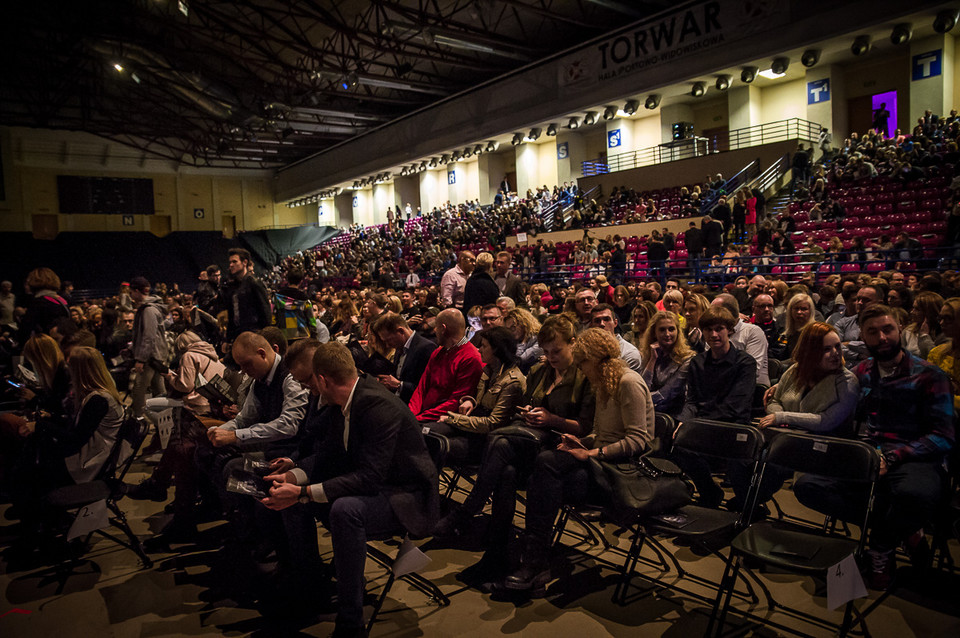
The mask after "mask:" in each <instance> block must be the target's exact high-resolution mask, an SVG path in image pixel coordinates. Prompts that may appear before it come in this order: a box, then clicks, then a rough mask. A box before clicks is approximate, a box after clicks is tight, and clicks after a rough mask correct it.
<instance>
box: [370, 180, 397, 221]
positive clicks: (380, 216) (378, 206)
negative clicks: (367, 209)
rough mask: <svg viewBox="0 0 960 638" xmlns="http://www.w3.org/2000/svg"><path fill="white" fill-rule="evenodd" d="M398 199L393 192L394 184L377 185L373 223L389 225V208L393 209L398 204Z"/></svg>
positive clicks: (375, 188)
mask: <svg viewBox="0 0 960 638" xmlns="http://www.w3.org/2000/svg"><path fill="white" fill-rule="evenodd" d="M395 202H396V198H395V196H394V192H393V182H388V183H386V184H376V185H375V186H374V187H373V202H372V207H373V219H374V221H373V223H374V224H386V223H387V208H393V207H394V206H395V205H396V204H395Z"/></svg>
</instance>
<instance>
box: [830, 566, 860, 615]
mask: <svg viewBox="0 0 960 638" xmlns="http://www.w3.org/2000/svg"><path fill="white" fill-rule="evenodd" d="M866 595H867V588H866V586H865V585H864V584H863V577H862V576H860V569H859V568H858V567H857V561H856V560H854V558H853V554H850V555H849V556H847V557H846V558H844V559H843V560H842V561H840V562H839V563H837V564H836V565H834V566H833V567H831V568H830V569H828V570H827V609H831V610H832V609H836V608H837V607H840V606H841V605H845V604H847V603H848V602H850V601H851V600H854V599H855V598H863V597H865V596H866Z"/></svg>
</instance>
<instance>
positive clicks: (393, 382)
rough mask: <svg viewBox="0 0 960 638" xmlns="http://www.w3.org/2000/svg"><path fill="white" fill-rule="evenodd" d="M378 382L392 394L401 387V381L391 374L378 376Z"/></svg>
mask: <svg viewBox="0 0 960 638" xmlns="http://www.w3.org/2000/svg"><path fill="white" fill-rule="evenodd" d="M377 381H379V382H380V383H382V384H383V386H384V387H385V388H386V389H387V390H390V391H391V392H396V390H397V388H399V387H400V385H401V384H400V379H398V378H396V377H395V376H393V375H391V374H381V375H378V376H377Z"/></svg>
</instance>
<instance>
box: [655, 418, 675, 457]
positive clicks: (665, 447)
mask: <svg viewBox="0 0 960 638" xmlns="http://www.w3.org/2000/svg"><path fill="white" fill-rule="evenodd" d="M676 429H677V422H676V421H674V420H673V417H672V416H670V415H669V414H664V413H663V412H657V413H656V414H655V415H654V417H653V441H651V442H650V444H651V445H652V446H653V449H652V452H651V453H652V454H653V456H661V457H667V456H669V455H670V450H671V449H672V448H673V432H674V430H676Z"/></svg>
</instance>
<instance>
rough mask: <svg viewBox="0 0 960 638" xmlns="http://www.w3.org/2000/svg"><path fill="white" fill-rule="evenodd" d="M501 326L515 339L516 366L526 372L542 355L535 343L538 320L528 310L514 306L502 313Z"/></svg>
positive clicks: (541, 350) (538, 328) (538, 329)
mask: <svg viewBox="0 0 960 638" xmlns="http://www.w3.org/2000/svg"><path fill="white" fill-rule="evenodd" d="M503 327H504V328H506V329H507V330H509V331H510V334H512V335H513V338H514V339H516V340H517V358H518V359H519V363H518V366H519V367H520V371H521V372H523V373H524V374H527V373H528V372H529V371H530V368H532V367H533V366H534V364H536V363H537V362H538V361H540V357H542V356H543V348H541V347H540V345H539V344H538V343H537V335H538V334H539V332H540V322H539V321H537V318H536V317H534V316H533V315H532V314H530V311H528V310H524V309H523V308H514V309H513V310H510V311H508V312H507V314H506V315H504V317H503Z"/></svg>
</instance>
